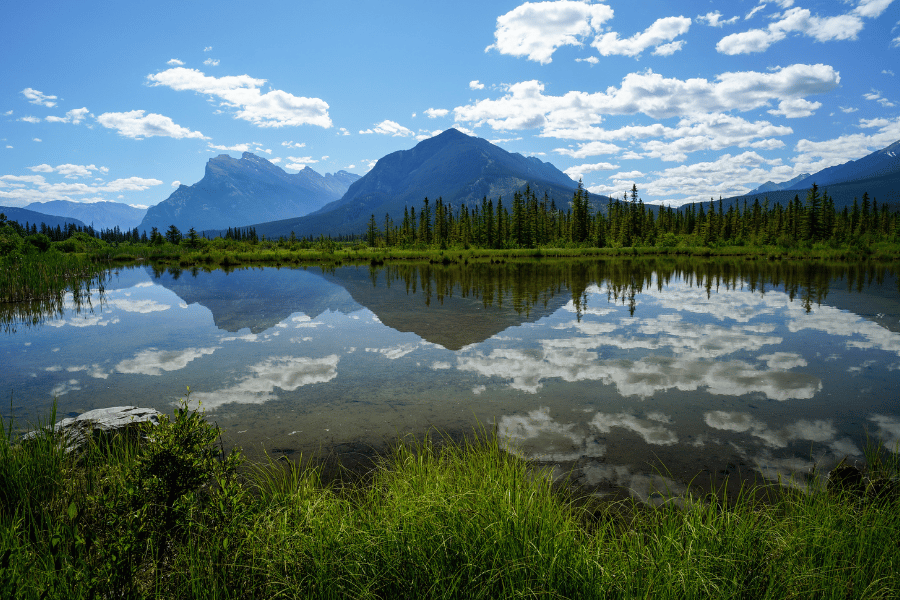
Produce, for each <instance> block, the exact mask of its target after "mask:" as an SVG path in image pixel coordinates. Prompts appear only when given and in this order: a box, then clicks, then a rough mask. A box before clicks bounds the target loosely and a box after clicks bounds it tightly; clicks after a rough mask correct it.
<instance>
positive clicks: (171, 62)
mask: <svg viewBox="0 0 900 600" xmlns="http://www.w3.org/2000/svg"><path fill="white" fill-rule="evenodd" d="M166 64H167V65H169V66H172V67H183V66H184V63H183V62H182V61H180V60H178V59H177V58H171V59H169V60H168V61H166Z"/></svg>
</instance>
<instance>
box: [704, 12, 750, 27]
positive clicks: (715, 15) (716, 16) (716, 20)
mask: <svg viewBox="0 0 900 600" xmlns="http://www.w3.org/2000/svg"><path fill="white" fill-rule="evenodd" d="M697 20H698V21H704V22H706V24H707V25H709V26H710V27H722V26H723V25H732V24H734V23H737V22H738V21H739V20H740V17H738V16H734V17H731V18H730V19H722V13H720V12H719V11H715V12H708V13H706V14H705V15H697Z"/></svg>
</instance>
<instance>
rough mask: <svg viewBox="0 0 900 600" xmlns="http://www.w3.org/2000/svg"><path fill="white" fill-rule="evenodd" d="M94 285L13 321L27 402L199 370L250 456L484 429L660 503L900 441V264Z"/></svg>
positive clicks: (122, 401)
mask: <svg viewBox="0 0 900 600" xmlns="http://www.w3.org/2000/svg"><path fill="white" fill-rule="evenodd" d="M87 300H88V301H85V299H84V298H81V299H79V306H78V307H75V306H73V305H72V304H73V303H72V301H71V299H70V300H69V301H68V305H66V306H64V307H62V309H61V310H60V309H59V308H58V307H57V309H56V310H54V311H52V314H49V315H48V316H46V317H45V318H43V321H41V320H40V319H38V320H37V321H34V323H33V324H31V323H22V322H19V323H18V324H17V325H18V326H16V327H12V328H8V330H7V332H6V334H5V335H4V336H3V337H2V338H0V356H2V361H3V365H4V366H3V369H2V374H0V390H2V391H3V392H5V393H7V394H9V396H10V398H11V404H12V410H13V412H14V413H15V415H16V416H17V417H18V418H34V417H36V416H39V415H45V414H46V412H47V410H48V409H49V406H50V405H51V403H52V399H53V398H56V400H57V403H58V409H59V413H60V415H67V414H77V413H80V412H83V411H86V410H91V409H93V408H99V407H104V406H117V405H127V404H135V405H140V406H150V407H154V408H157V409H159V410H163V411H166V412H170V411H171V410H172V407H173V404H174V403H175V402H177V400H178V398H180V397H182V396H183V395H184V393H185V391H186V390H187V388H188V386H189V387H190V390H191V396H190V397H191V400H192V401H196V402H199V403H200V404H201V406H202V407H203V409H204V410H205V411H206V414H207V416H208V418H209V419H210V420H214V421H215V422H216V423H218V424H219V425H220V426H221V427H223V428H224V429H225V431H226V439H227V440H228V442H229V443H233V444H238V445H241V446H242V447H244V448H245V450H247V451H248V452H249V453H251V454H254V453H256V454H258V453H261V452H263V451H266V452H269V453H270V454H274V455H280V454H285V455H289V456H292V457H298V456H300V455H301V454H302V455H305V456H310V455H314V454H317V453H318V454H320V455H321V454H322V453H333V454H336V455H339V456H344V457H347V458H349V459H352V457H353V456H356V455H360V454H365V453H367V452H368V451H369V450H370V449H373V448H374V449H378V448H382V447H383V446H384V444H385V442H386V441H392V440H396V439H397V438H398V436H401V435H404V434H414V435H421V434H423V433H424V432H425V431H428V430H429V428H438V429H440V430H441V431H443V432H448V433H450V434H459V433H466V432H471V431H472V429H473V427H476V426H478V425H479V424H481V425H482V426H485V427H488V428H496V430H497V432H498V434H499V435H500V436H501V438H502V439H503V441H504V442H505V443H508V444H509V445H510V448H511V449H512V450H513V451H515V452H518V453H520V454H522V455H523V456H526V457H528V458H530V459H533V460H537V461H541V462H543V463H545V464H547V465H549V466H554V467H555V468H556V470H557V472H558V473H566V474H568V476H569V477H570V478H571V480H572V481H574V482H576V483H579V484H583V485H586V486H589V487H591V488H592V489H596V490H598V491H599V492H603V491H612V490H614V489H620V490H621V489H624V490H628V491H629V493H631V494H633V495H635V496H637V497H640V498H641V499H644V500H647V499H648V498H650V499H653V498H664V496H665V495H666V494H673V495H674V494H678V493H680V492H682V491H683V490H684V489H685V486H686V484H687V482H688V481H691V480H693V481H695V482H696V481H705V482H708V481H709V480H721V478H723V477H724V476H726V475H731V476H736V475H740V476H743V477H746V476H759V477H765V478H767V479H772V480H777V479H778V478H779V477H781V478H782V479H783V480H784V481H785V482H787V481H789V480H791V481H793V483H792V484H794V485H803V482H804V481H805V480H806V475H807V474H808V473H809V472H810V471H811V470H812V469H814V468H820V469H827V468H829V467H830V466H832V465H833V464H835V463H836V462H837V461H838V460H840V459H841V458H843V457H844V456H848V457H850V458H851V459H859V458H861V457H862V451H863V449H864V447H865V444H866V435H867V434H868V435H869V436H871V437H872V438H877V439H881V440H883V441H885V442H887V443H891V444H896V443H898V441H900V404H898V402H897V398H898V389H900V388H898V383H900V293H898V280H897V274H896V271H895V270H894V269H893V268H887V267H875V266H871V265H847V266H840V267H832V268H826V267H822V266H817V265H815V264H782V263H776V264H769V263H765V262H762V261H750V262H728V261H703V262H700V261H685V262H676V261H656V260H652V261H631V262H626V261H592V262H568V263H558V262H546V263H541V262H535V263H527V264H521V263H508V264H496V265H493V264H473V265H449V266H446V267H445V266H432V265H399V266H395V265H389V266H387V267H378V268H375V267H370V266H368V265H362V266H332V267H308V268H306V269H286V268H281V269H277V268H254V269H238V270H232V271H224V270H216V271H211V272H205V271H202V270H193V271H191V270H184V271H182V270H178V269H172V270H155V269H154V268H152V267H135V268H122V269H119V270H118V271H117V272H116V273H111V274H110V276H109V278H108V280H107V281H106V284H105V288H104V290H103V292H102V293H100V292H97V291H95V292H94V294H93V295H92V297H91V298H88V299H87ZM7 412H8V409H6V410H4V413H7ZM791 478H793V479H791ZM661 489H665V490H667V491H665V492H664V493H663V494H662V495H661V494H660V493H659V490H661Z"/></svg>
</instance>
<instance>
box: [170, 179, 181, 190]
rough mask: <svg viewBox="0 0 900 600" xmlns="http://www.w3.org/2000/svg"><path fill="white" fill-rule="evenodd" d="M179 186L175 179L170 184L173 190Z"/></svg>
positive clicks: (179, 183)
mask: <svg viewBox="0 0 900 600" xmlns="http://www.w3.org/2000/svg"><path fill="white" fill-rule="evenodd" d="M180 185H181V182H180V181H178V180H177V179H176V180H175V181H173V182H172V187H173V188H177V187H179V186H180Z"/></svg>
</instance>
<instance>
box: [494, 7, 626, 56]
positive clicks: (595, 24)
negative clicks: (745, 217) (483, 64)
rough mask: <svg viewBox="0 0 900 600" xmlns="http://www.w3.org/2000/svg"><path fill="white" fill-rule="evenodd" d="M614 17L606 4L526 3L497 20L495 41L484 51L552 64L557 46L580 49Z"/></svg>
mask: <svg viewBox="0 0 900 600" xmlns="http://www.w3.org/2000/svg"><path fill="white" fill-rule="evenodd" d="M612 17H613V10H612V9H611V8H610V7H608V6H606V5H605V4H586V3H584V2H576V1H572V0H559V1H557V2H526V3H524V4H522V5H520V6H518V7H516V8H514V9H513V10H511V11H510V12H508V13H506V14H505V15H501V16H499V17H497V29H496V31H495V32H494V37H495V39H496V41H495V42H494V43H493V44H491V45H490V46H488V47H487V48H485V51H488V50H492V49H493V50H497V51H498V52H500V53H501V54H509V55H511V56H519V57H521V56H525V57H528V59H530V60H533V61H537V62H539V63H541V64H547V63H549V62H551V61H552V60H553V59H552V56H553V53H554V52H555V51H556V49H557V48H559V47H560V46H580V45H582V40H584V38H585V37H587V36H589V35H591V34H592V33H594V32H596V31H600V29H601V28H602V26H603V23H604V22H606V21H608V20H609V19H611V18H612Z"/></svg>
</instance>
